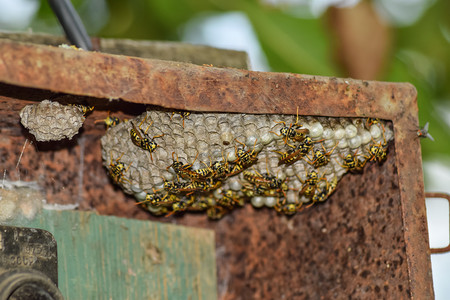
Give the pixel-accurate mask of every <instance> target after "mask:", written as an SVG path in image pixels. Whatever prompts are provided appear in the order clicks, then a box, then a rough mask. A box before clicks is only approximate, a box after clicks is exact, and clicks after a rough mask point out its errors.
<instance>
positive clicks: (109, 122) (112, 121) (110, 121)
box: [94, 112, 120, 129]
mask: <svg viewBox="0 0 450 300" xmlns="http://www.w3.org/2000/svg"><path fill="white" fill-rule="evenodd" d="M98 123H104V124H105V125H106V129H108V128H110V127H114V126H116V125H118V124H119V123H120V119H119V118H118V117H114V116H111V115H110V112H108V116H107V117H106V119H103V120H96V121H94V124H98Z"/></svg>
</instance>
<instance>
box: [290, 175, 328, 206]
mask: <svg viewBox="0 0 450 300" xmlns="http://www.w3.org/2000/svg"><path fill="white" fill-rule="evenodd" d="M295 175H296V176H297V178H298V180H300V182H301V183H302V184H303V186H302V189H301V190H300V191H299V193H298V195H299V196H300V197H301V196H305V197H306V198H308V199H310V200H311V199H312V197H313V196H314V194H315V192H316V188H317V184H318V183H319V182H320V181H322V180H324V179H325V178H322V177H319V175H318V174H317V172H316V171H311V172H309V173H307V175H306V180H302V179H301V178H300V176H298V174H295Z"/></svg>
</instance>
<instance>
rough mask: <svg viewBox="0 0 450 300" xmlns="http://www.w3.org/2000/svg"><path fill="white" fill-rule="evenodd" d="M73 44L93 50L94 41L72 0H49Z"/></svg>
mask: <svg viewBox="0 0 450 300" xmlns="http://www.w3.org/2000/svg"><path fill="white" fill-rule="evenodd" d="M48 3H49V4H50V7H51V8H52V10H53V12H54V13H55V15H56V17H57V18H58V20H59V23H60V24H61V26H62V27H63V29H64V32H65V33H66V36H67V39H68V40H69V41H70V43H71V44H73V45H75V46H77V47H78V48H82V49H85V50H92V43H91V39H90V38H89V35H88V34H87V32H86V28H85V27H84V25H83V22H81V19H80V16H79V15H78V13H77V11H76V10H75V8H74V7H73V5H72V3H71V2H70V0H48Z"/></svg>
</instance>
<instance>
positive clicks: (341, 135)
mask: <svg viewBox="0 0 450 300" xmlns="http://www.w3.org/2000/svg"><path fill="white" fill-rule="evenodd" d="M344 136H345V130H344V128H342V127H338V128H337V129H336V130H335V131H334V139H335V140H341V139H343V138H344Z"/></svg>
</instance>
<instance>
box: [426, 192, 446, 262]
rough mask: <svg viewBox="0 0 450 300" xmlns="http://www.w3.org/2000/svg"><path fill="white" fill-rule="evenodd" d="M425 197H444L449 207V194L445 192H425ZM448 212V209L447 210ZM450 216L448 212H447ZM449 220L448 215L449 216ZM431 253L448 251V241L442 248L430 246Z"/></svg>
mask: <svg viewBox="0 0 450 300" xmlns="http://www.w3.org/2000/svg"><path fill="white" fill-rule="evenodd" d="M425 198H443V199H446V200H447V201H448V204H449V207H450V195H448V194H445V193H425ZM449 213H450V210H449ZM449 216H450V214H449ZM449 220H450V217H449ZM449 241H450V237H449ZM430 251H431V254H436V253H446V252H450V242H449V244H448V245H447V246H446V247H444V248H430Z"/></svg>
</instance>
